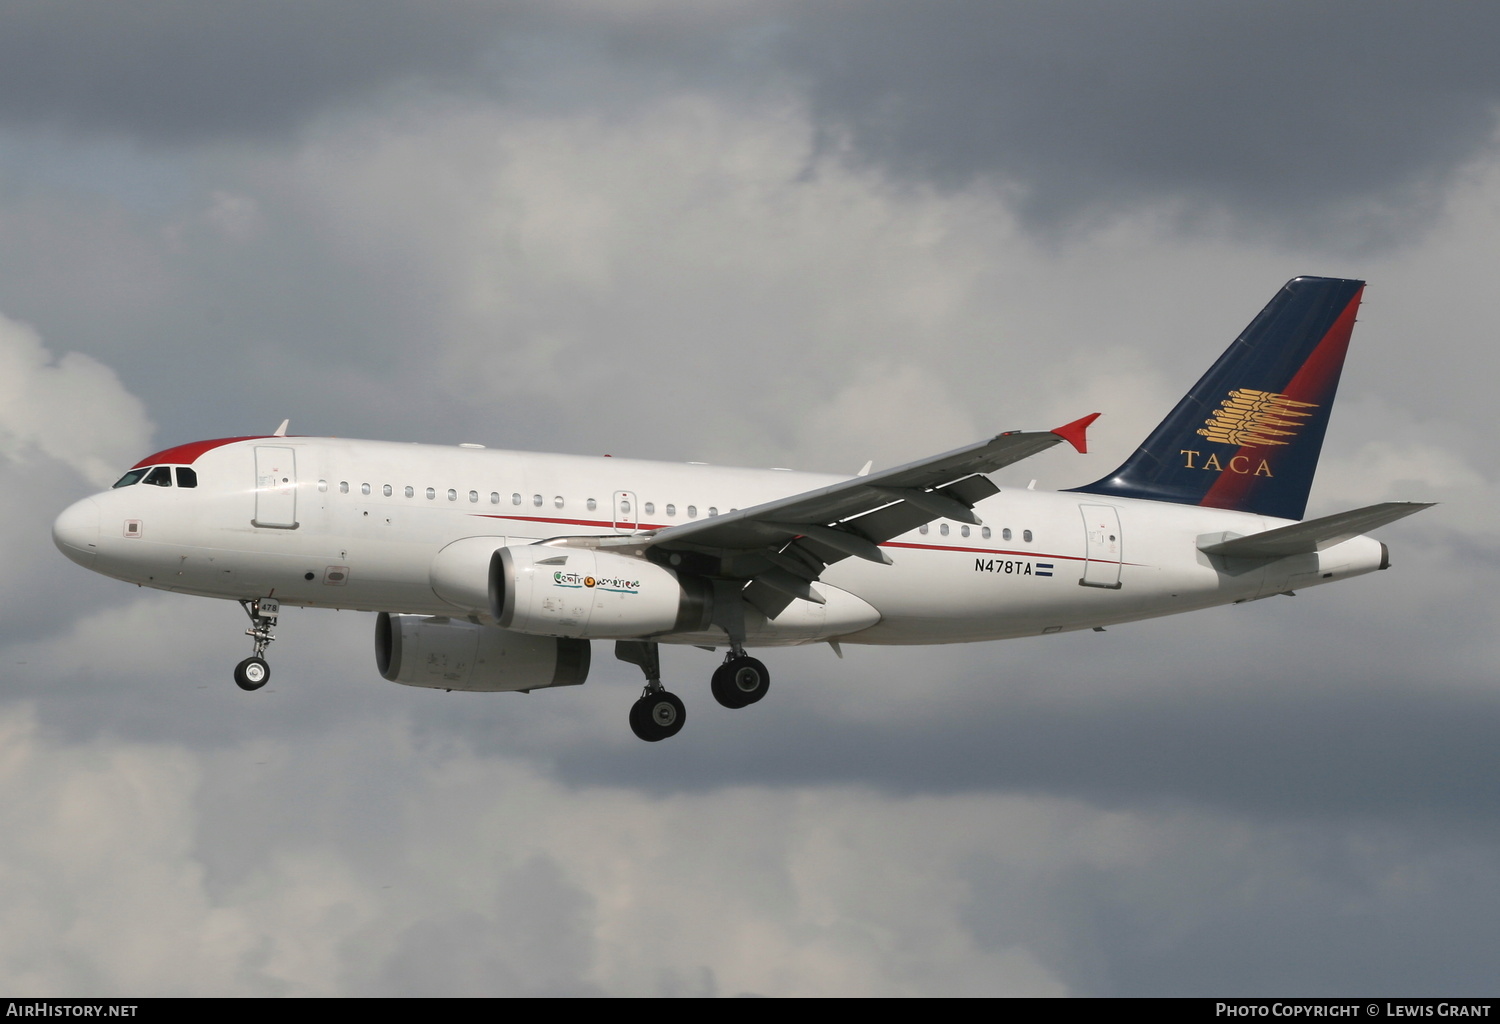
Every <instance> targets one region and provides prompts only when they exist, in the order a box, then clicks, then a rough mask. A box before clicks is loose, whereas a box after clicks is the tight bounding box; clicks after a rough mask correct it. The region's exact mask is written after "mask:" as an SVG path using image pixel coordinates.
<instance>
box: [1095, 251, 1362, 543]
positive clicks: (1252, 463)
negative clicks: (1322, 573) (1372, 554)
mask: <svg viewBox="0 0 1500 1024" xmlns="http://www.w3.org/2000/svg"><path fill="white" fill-rule="evenodd" d="M1363 292H1364V282H1363V281H1345V280H1340V279H1336V278H1328V277H1298V278H1294V279H1293V280H1291V281H1288V282H1287V283H1286V285H1285V286H1284V287H1283V288H1282V289H1281V291H1280V292H1278V293H1277V294H1276V297H1275V298H1273V299H1272V300H1271V302H1270V304H1269V305H1267V306H1266V308H1265V309H1263V310H1261V312H1260V315H1259V316H1257V317H1256V318H1255V319H1254V320H1252V321H1251V322H1250V326H1249V327H1246V328H1245V330H1244V332H1243V333H1242V334H1241V335H1240V336H1239V337H1238V338H1236V339H1235V341H1234V344H1232V345H1230V346H1229V350H1228V351H1227V352H1225V353H1224V354H1223V355H1222V356H1220V357H1219V360H1218V362H1216V363H1214V365H1213V367H1212V368H1211V369H1210V370H1209V371H1208V372H1207V373H1206V374H1204V375H1203V378H1202V379H1201V380H1200V381H1198V383H1197V384H1195V385H1194V386H1193V389H1192V390H1191V391H1189V392H1188V393H1187V395H1186V396H1184V397H1183V399H1182V401H1181V402H1179V403H1177V408H1175V409H1173V410H1172V412H1171V413H1170V414H1169V415H1168V416H1167V418H1166V419H1164V420H1162V422H1161V425H1160V426H1158V427H1157V428H1156V429H1155V430H1154V431H1152V433H1151V436H1150V437H1148V438H1147V439H1146V441H1145V442H1144V443H1143V444H1142V445H1141V446H1140V447H1139V448H1137V449H1136V451H1135V454H1134V455H1132V456H1131V457H1130V458H1129V459H1127V460H1126V461H1125V464H1124V465H1123V466H1121V467H1120V468H1119V469H1117V470H1115V471H1114V472H1113V473H1111V474H1109V475H1108V476H1107V477H1105V478H1104V479H1102V480H1098V481H1096V482H1094V483H1091V484H1089V485H1087V486H1085V487H1078V488H1074V490H1077V491H1082V492H1084V493H1086V494H1100V495H1111V496H1117V497H1127V498H1145V499H1148V500H1152V501H1172V502H1177V503H1179V504H1183V505H1204V506H1207V507H1211V508H1226V509H1235V510H1238V511H1242V512H1254V513H1256V514H1258V515H1265V516H1275V517H1277V518H1279V519H1301V518H1302V513H1303V512H1304V511H1305V510H1306V508H1307V495H1308V491H1309V490H1310V489H1311V488H1312V481H1313V473H1314V472H1315V471H1316V470H1317V466H1318V454H1319V452H1321V451H1322V448H1323V434H1324V433H1325V432H1326V431H1327V429H1328V414H1329V412H1330V411H1331V410H1332V408H1333V399H1334V395H1335V393H1336V392H1337V391H1338V386H1339V374H1340V372H1342V370H1343V368H1344V353H1345V352H1346V351H1347V349H1348V347H1349V335H1350V333H1351V332H1352V331H1353V329H1354V317H1355V313H1356V311H1357V310H1358V309H1359V300H1360V296H1361V295H1362V294H1363Z"/></svg>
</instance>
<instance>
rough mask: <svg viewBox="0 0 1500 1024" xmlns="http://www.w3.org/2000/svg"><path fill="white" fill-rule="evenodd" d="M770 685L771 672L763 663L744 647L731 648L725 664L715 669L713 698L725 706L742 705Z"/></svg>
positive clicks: (758, 696) (745, 705)
mask: <svg viewBox="0 0 1500 1024" xmlns="http://www.w3.org/2000/svg"><path fill="white" fill-rule="evenodd" d="M770 686H771V674H770V673H769V672H767V671H766V666H764V665H762V664H761V663H760V662H759V661H757V660H756V659H754V658H752V657H750V655H748V654H746V653H745V651H744V649H743V648H739V647H734V648H731V649H730V651H729V653H728V654H727V655H725V657H724V664H722V665H720V666H719V667H718V668H717V669H715V670H714V677H713V681H712V682H711V683H710V684H709V687H710V688H711V689H712V690H713V694H714V700H716V701H718V702H719V703H720V704H722V705H724V706H725V707H726V708H743V707H748V706H749V705H751V704H754V703H755V702H756V701H758V700H760V699H761V698H762V697H764V696H765V695H766V690H767V689H769V688H770Z"/></svg>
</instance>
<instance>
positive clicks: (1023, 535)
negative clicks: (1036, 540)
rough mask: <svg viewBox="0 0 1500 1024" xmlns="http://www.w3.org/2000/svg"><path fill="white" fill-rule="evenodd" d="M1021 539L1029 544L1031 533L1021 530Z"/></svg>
mask: <svg viewBox="0 0 1500 1024" xmlns="http://www.w3.org/2000/svg"><path fill="white" fill-rule="evenodd" d="M1021 539H1022V540H1024V541H1025V542H1026V543H1028V544H1030V543H1031V531H1030V530H1022V531H1021Z"/></svg>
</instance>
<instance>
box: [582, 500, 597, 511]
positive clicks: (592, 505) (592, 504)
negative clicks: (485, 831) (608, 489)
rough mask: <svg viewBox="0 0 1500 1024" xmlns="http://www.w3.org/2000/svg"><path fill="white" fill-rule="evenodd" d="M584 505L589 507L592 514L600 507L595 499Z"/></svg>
mask: <svg viewBox="0 0 1500 1024" xmlns="http://www.w3.org/2000/svg"><path fill="white" fill-rule="evenodd" d="M584 504H585V505H587V506H588V509H589V511H590V512H592V511H594V509H596V508H598V507H599V503H598V502H597V501H595V500H594V499H593V498H590V499H589V500H588V501H586V502H584Z"/></svg>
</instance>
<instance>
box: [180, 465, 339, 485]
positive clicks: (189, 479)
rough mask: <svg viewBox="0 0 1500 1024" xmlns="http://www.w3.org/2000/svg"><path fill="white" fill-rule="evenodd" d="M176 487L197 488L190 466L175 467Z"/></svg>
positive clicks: (193, 472) (196, 478)
mask: <svg viewBox="0 0 1500 1024" xmlns="http://www.w3.org/2000/svg"><path fill="white" fill-rule="evenodd" d="M319 483H322V481H319ZM177 486H178V487H197V486H198V471H197V470H196V469H193V468H192V467H191V466H178V467H177ZM323 486H324V487H327V486H328V485H327V484H326V483H324V484H323Z"/></svg>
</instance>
